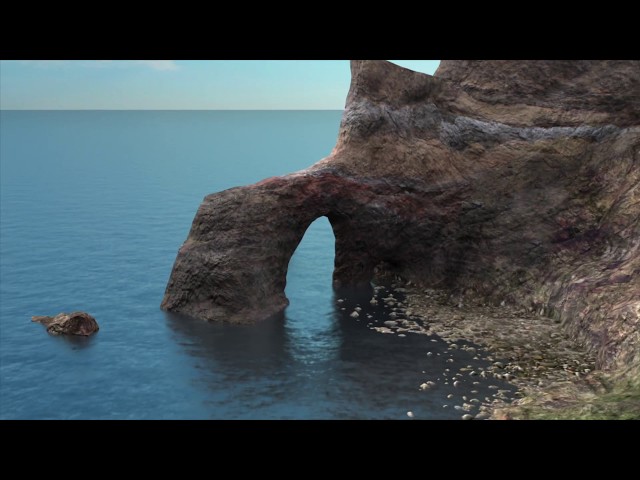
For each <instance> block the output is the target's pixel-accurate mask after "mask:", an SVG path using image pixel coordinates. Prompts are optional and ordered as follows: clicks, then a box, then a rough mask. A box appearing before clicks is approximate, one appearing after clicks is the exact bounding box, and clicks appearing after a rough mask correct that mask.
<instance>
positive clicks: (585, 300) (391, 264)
mask: <svg viewBox="0 0 640 480" xmlns="http://www.w3.org/2000/svg"><path fill="white" fill-rule="evenodd" d="M351 69H352V83H351V88H350V91H349V96H348V98H347V104H346V108H345V112H344V115H343V119H342V124H341V127H340V133H339V137H338V142H337V145H336V147H335V148H334V150H333V152H332V153H331V155H330V156H329V157H327V158H325V159H323V160H321V161H320V162H318V163H317V164H315V165H313V166H312V167H310V168H308V169H306V170H304V171H301V172H297V173H295V174H292V175H288V176H284V177H278V178H271V179H267V180H264V181H262V182H260V183H258V184H255V185H251V186H248V187H240V188H234V189H230V190H227V191H224V192H219V193H216V194H213V195H210V196H208V197H206V198H205V200H204V201H203V203H202V205H201V206H200V209H199V210H198V213H197V214H196V217H195V219H194V222H193V226H192V229H191V232H190V233H189V237H188V238H187V241H186V242H185V243H184V245H183V246H182V247H181V248H180V251H179V253H178V257H177V259H176V263H175V265H174V269H173V271H172V274H171V278H170V280H169V283H168V285H167V291H166V294H165V297H164V300H163V302H162V307H163V308H165V309H167V310H171V311H177V312H182V313H185V314H189V315H193V316H196V317H200V318H203V319H207V320H225V321H232V322H250V321H256V320H259V319H261V318H265V317H267V316H269V315H270V314H273V313H276V312H278V311H280V310H282V309H283V308H284V307H285V306H286V305H287V299H286V297H285V295H284V287H285V282H286V272H287V265H288V262H289V259H290V258H291V255H292V254H293V252H294V250H295V248H296V247H297V245H298V243H299V242H300V240H301V239H302V236H303V235H304V232H305V230H306V229H307V227H308V226H309V224H310V223H311V222H312V221H313V220H315V219H316V218H318V217H320V216H327V217H328V219H329V221H330V222H331V225H332V227H333V229H334V233H335V236H336V258H335V271H334V282H335V283H336V285H355V284H368V282H369V281H371V280H372V279H374V278H375V277H376V276H378V275H385V274H394V275H400V276H402V277H403V278H405V279H406V280H411V281H413V282H415V283H420V284H423V285H425V286H436V287H441V288H446V289H449V290H451V291H452V292H465V293H468V294H474V295H478V296H481V297H483V298H486V299H487V300H488V301H492V302H496V303H500V302H502V301H505V302H507V303H511V304H518V305H524V306H527V307H530V308H533V309H535V310H536V311H538V312H540V313H541V314H547V315H552V316H554V317H556V318H558V319H560V320H562V321H563V322H565V323H566V325H567V328H568V329H569V331H570V332H572V333H573V335H574V336H576V337H579V338H581V339H582V340H586V341H588V342H589V343H590V344H591V345H593V346H594V348H596V349H597V350H598V352H599V361H600V366H603V367H607V366H610V365H612V364H613V363H614V362H619V363H621V364H623V363H628V362H631V361H640V356H639V353H638V345H639V342H640V333H639V327H640V320H639V318H640V158H639V156H640V154H639V153H638V151H639V147H640V62H636V61H626V62H622V61H602V62H600V61H598V62H596V61H579V62H576V61H517V62H516V61H443V62H442V63H441V66H440V68H439V69H438V71H437V72H436V75H435V76H433V77H432V76H429V75H424V74H420V73H416V72H412V71H409V70H406V69H403V68H401V67H398V66H396V65H393V64H390V63H388V62H383V61H353V62H352V65H351Z"/></svg>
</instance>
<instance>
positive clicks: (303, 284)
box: [285, 216, 336, 304]
mask: <svg viewBox="0 0 640 480" xmlns="http://www.w3.org/2000/svg"><path fill="white" fill-rule="evenodd" d="M335 244H336V239H335V235H334V231H333V227H332V225H331V223H330V222H329V219H328V218H327V217H326V216H321V217H318V218H317V219H316V220H314V221H313V222H311V224H310V225H309V226H308V227H307V229H306V231H305V232H304V235H303V237H302V240H301V241H300V243H299V244H298V246H297V247H296V249H295V251H294V252H293V255H292V256H291V258H290V260H289V264H288V268H287V277H286V288H285V294H286V296H287V298H289V301H290V302H291V303H292V304H293V303H296V302H298V301H301V302H303V303H313V302H315V300H314V298H315V297H318V298H319V299H323V298H331V295H332V294H333V289H332V278H333V270H334V265H335V250H336V248H335Z"/></svg>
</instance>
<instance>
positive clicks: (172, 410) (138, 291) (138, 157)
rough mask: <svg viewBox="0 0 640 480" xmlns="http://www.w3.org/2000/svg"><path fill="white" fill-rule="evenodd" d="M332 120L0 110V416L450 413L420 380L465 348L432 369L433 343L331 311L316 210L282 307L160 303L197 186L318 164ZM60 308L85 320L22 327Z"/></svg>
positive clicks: (203, 191)
mask: <svg viewBox="0 0 640 480" xmlns="http://www.w3.org/2000/svg"><path fill="white" fill-rule="evenodd" d="M340 116H341V112H338V111H314V112H246V111H245V112H201V111H199V112H174V111H172V112H126V111H122V112H108V111H106V112H8V111H3V112H1V113H0V121H1V123H0V181H1V183H0V418H3V419H13V418H21V419H45V418H47V419H74V418H82V419H84V418H96V419H169V418H185V419H190V418H238V419H254V418H265V419H281V418H287V419H296V418H318V419H323V418H390V419H404V418H407V416H406V412H407V411H409V410H411V411H413V412H414V413H415V416H416V418H459V417H460V412H457V411H454V410H452V409H450V408H449V409H446V408H442V404H443V403H449V404H451V403H452V401H447V400H446V395H447V394H448V393H450V391H452V390H451V388H449V387H446V386H444V385H439V386H438V387H436V388H434V389H433V390H432V391H429V392H420V391H419V389H418V386H419V385H420V383H422V382H423V381H426V380H430V379H434V380H435V379H436V377H440V376H441V375H442V373H441V372H443V371H444V369H445V368H451V369H453V368H454V367H455V366H457V365H464V364H466V362H468V361H470V360H469V359H468V358H466V357H465V355H468V356H470V355H469V354H467V353H466V352H458V353H456V357H455V363H454V364H450V363H449V364H446V365H445V358H449V356H450V353H448V352H446V345H445V344H444V343H443V342H441V341H435V342H431V339H430V338H429V337H426V336H421V335H408V336H407V337H404V338H401V337H397V336H394V335H383V334H379V333H377V332H374V331H372V330H371V329H369V328H367V326H366V323H365V322H357V321H354V320H353V319H352V318H350V317H348V315H347V314H346V313H348V311H347V312H346V313H345V311H342V310H340V309H339V308H337V304H336V298H335V297H334V292H333V290H332V288H331V272H332V266H333V248H334V244H333V242H334V238H333V233H332V231H331V228H330V226H329V223H328V221H327V220H326V219H324V218H322V219H319V220H317V221H316V222H315V223H314V224H312V226H311V227H310V228H309V230H308V231H307V233H306V235H305V238H304V239H303V242H302V243H301V245H300V247H299V248H298V250H297V251H296V254H295V255H294V257H293V259H292V260H291V264H290V269H289V275H288V285H287V296H288V297H289V298H290V300H291V305H290V307H289V308H288V309H287V311H286V312H285V315H284V316H283V318H275V319H271V320H269V321H266V322H263V323H262V324H259V325H256V326H251V327H236V326H228V325H214V324H208V323H204V322H200V321H196V320H192V319H185V318H181V317H176V316H173V315H168V314H166V313H164V312H162V311H161V310H160V309H159V304H160V301H161V299H162V296H163V293H164V288H165V285H166V282H167V279H168V276H169V273H170V271H171V266H172V264H173V261H174V259H175V255H176V252H177V249H178V248H179V246H180V245H181V244H182V242H183V241H184V240H185V238H186V236H187V233H188V230H189V228H190V225H191V221H192V219H193V216H194V214H195V211H196V209H197V208H198V205H199V204H200V201H201V200H202V198H203V197H204V196H205V195H207V194H209V193H212V192H215V191H219V190H223V189H225V188H230V187H233V186H237V185H243V184H248V183H253V182H256V181H259V180H261V179H263V178H265V177H269V176H273V175H281V174H285V173H289V172H292V171H296V170H299V169H302V168H305V167H307V166H308V165H310V164H312V163H314V162H315V161H317V160H319V159H321V158H322V157H324V156H326V155H327V154H328V153H329V152H330V151H331V149H332V148H333V145H334V143H335V139H336V136H337V131H338V125H339V122H340ZM343 298H344V297H343ZM367 300H368V298H359V297H358V296H357V295H356V294H353V295H352V296H350V297H348V298H346V303H345V305H350V306H355V305H356V304H363V306H366V305H365V304H367ZM72 310H85V311H88V312H90V313H91V314H93V315H94V316H95V317H96V319H97V320H98V322H99V324H100V327H101V328H100V331H99V332H98V333H97V334H96V335H95V336H93V337H91V338H88V339H84V338H61V337H51V336H49V335H48V334H46V332H45V331H44V329H43V327H41V326H40V325H37V324H33V323H31V321H30V317H31V316H32V315H53V314H56V313H59V312H61V311H72ZM371 314H372V315H374V316H377V318H378V320H380V321H382V320H384V319H383V318H382V316H383V315H384V314H383V313H382V312H381V311H375V310H371ZM435 340H437V339H435ZM427 350H431V351H432V352H434V353H441V355H433V356H431V357H427V356H426V354H425V352H426V351H427ZM422 372H425V373H422ZM469 387H470V385H469ZM480 387H483V386H482V385H481V386H480ZM480 387H475V388H480ZM485 387H486V386H485ZM461 392H462V390H458V391H457V392H456V394H458V393H461Z"/></svg>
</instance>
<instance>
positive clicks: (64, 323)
mask: <svg viewBox="0 0 640 480" xmlns="http://www.w3.org/2000/svg"><path fill="white" fill-rule="evenodd" d="M31 320H32V321H33V322H38V323H41V324H43V325H44V326H45V327H47V332H49V333H50V334H52V335H82V336H85V337H87V336H89V335H91V334H92V333H95V332H97V331H98V330H99V329H100V327H98V322H96V319H95V318H93V317H92V316H91V315H89V314H88V313H85V312H73V313H59V314H58V315H56V316H55V317H43V316H35V317H31Z"/></svg>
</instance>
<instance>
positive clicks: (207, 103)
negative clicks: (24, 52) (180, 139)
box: [0, 60, 440, 110]
mask: <svg viewBox="0 0 640 480" xmlns="http://www.w3.org/2000/svg"><path fill="white" fill-rule="evenodd" d="M392 62H394V63H397V64H399V65H402V66H403V67H407V68H410V69H412V70H416V71H419V72H425V73H429V74H433V72H435V70H436V68H437V67H438V64H439V63H440V62H439V60H392ZM349 80H350V72H349V62H348V61H347V60H112V61H107V60H60V61H58V60H2V61H0V108H1V109H3V110H76V109H78V110H92V109H109V110H111V109H113V110H245V109H248V110H265V109H283V110H288V109H301V110H314V109H319V110H340V109H342V108H343V107H344V101H345V99H346V96H347V91H348V90H349Z"/></svg>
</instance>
